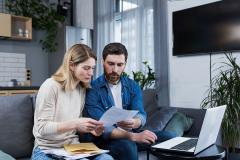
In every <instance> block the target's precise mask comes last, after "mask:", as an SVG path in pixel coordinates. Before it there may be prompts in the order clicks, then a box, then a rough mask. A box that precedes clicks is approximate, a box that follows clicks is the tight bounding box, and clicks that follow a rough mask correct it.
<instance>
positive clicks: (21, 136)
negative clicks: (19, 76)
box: [0, 95, 34, 158]
mask: <svg viewBox="0 0 240 160" xmlns="http://www.w3.org/2000/svg"><path fill="white" fill-rule="evenodd" d="M0 102H1V103H0V128H1V129H0V149H1V150H3V151H4V152H6V153H8V154H10V155H11V156H13V157H15V158H20V157H26V156H31V152H32V148H33V142H34V138H33V135H32V128H33V106H32V101H31V97H30V96H29V95H14V96H0Z"/></svg>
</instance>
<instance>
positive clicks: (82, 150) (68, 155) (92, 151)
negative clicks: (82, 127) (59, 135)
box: [43, 143, 109, 160]
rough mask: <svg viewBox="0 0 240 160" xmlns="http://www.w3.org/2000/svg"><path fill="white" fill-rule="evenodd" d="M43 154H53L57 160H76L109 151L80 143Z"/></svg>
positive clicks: (46, 151)
mask: <svg viewBox="0 0 240 160" xmlns="http://www.w3.org/2000/svg"><path fill="white" fill-rule="evenodd" d="M43 152H44V153H45V154H51V155H52V156H53V157H55V158H57V159H66V160H75V159H80V158H85V157H90V156H94V155H98V154H102V153H107V152H109V151H108V150H102V149H99V148H98V147H97V146H96V145H95V144H93V143H79V144H68V145H64V148H59V149H49V150H43Z"/></svg>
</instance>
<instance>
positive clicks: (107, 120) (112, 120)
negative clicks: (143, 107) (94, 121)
mask: <svg viewBox="0 0 240 160" xmlns="http://www.w3.org/2000/svg"><path fill="white" fill-rule="evenodd" d="M137 113H138V111H137V110H126V109H121V108H117V107H111V108H110V109H109V110H107V111H106V112H105V113H104V114H103V115H102V117H101V118H100V120H99V121H101V122H103V125H104V126H112V125H114V124H116V123H117V122H120V121H124V120H128V119H131V118H133V117H134V116H136V115H137Z"/></svg>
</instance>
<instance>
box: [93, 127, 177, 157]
mask: <svg viewBox="0 0 240 160" xmlns="http://www.w3.org/2000/svg"><path fill="white" fill-rule="evenodd" d="M154 133H155V134H156V136H157V137H158V139H157V141H156V142H155V143H159V142H163V141H166V140H168V139H171V138H174V137H176V134H175V133H173V132H167V131H154ZM101 141H102V142H101V143H98V146H99V147H100V148H104V149H107V150H109V151H110V152H109V154H110V155H111V156H113V158H114V159H116V160H127V159H129V160H138V151H149V149H150V147H151V145H152V144H151V145H148V144H139V143H135V142H133V141H130V140H128V139H115V140H112V139H111V140H108V141H106V140H101ZM96 142H97V141H95V143H96ZM98 142H99V139H98Z"/></svg>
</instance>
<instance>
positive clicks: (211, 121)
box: [151, 105, 226, 155]
mask: <svg viewBox="0 0 240 160" xmlns="http://www.w3.org/2000/svg"><path fill="white" fill-rule="evenodd" d="M225 110H226V105H223V106H219V107H215V108H209V109H207V110H206V114H205V116H204V120H203V124H202V127H201V131H200V134H199V137H198V138H191V137H175V138H173V139H170V140H167V141H164V142H162V143H158V144H155V145H153V146H151V148H152V149H154V150H159V151H169V152H173V153H184V154H190V155H196V154H198V153H199V152H201V151H203V150H204V149H206V148H208V147H209V146H211V145H213V144H214V143H215V142H216V140H217V136H218V132H219V129H220V127H221V123H222V119H223V116H224V113H225Z"/></svg>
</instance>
